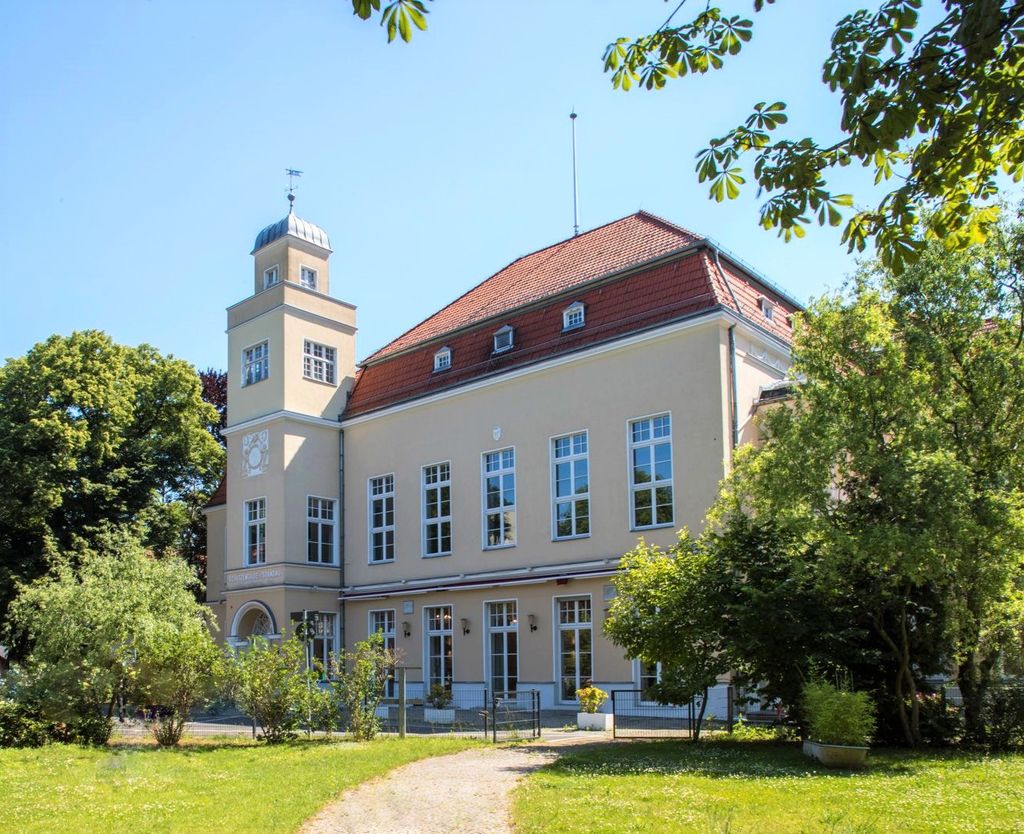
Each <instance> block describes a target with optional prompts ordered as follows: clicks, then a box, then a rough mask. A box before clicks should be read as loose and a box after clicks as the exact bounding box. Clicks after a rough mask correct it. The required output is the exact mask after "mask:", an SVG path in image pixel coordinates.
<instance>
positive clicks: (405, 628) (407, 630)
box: [402, 620, 412, 637]
mask: <svg viewBox="0 0 1024 834" xmlns="http://www.w3.org/2000/svg"><path fill="white" fill-rule="evenodd" d="M402 636H403V637H412V626H410V625H409V621H408V620H402Z"/></svg>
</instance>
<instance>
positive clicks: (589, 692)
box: [576, 685, 608, 713]
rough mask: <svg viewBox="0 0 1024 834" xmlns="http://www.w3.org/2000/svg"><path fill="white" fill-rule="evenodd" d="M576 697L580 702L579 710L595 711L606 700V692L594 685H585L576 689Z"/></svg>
mask: <svg viewBox="0 0 1024 834" xmlns="http://www.w3.org/2000/svg"><path fill="white" fill-rule="evenodd" d="M576 698H577V699H578V700H579V702H580V710H582V711H583V712H588V713H595V712H597V711H598V710H599V709H601V705H602V704H603V703H604V702H605V701H607V700H608V693H607V692H605V691H604V690H603V689H598V688H597V687H596V686H594V685H590V686H585V687H583V688H582V689H577V690H576Z"/></svg>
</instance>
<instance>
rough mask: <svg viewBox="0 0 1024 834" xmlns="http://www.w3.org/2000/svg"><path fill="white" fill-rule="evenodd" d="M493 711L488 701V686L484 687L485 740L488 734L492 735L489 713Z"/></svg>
mask: <svg viewBox="0 0 1024 834" xmlns="http://www.w3.org/2000/svg"><path fill="white" fill-rule="evenodd" d="M490 711H491V705H490V704H488V703H487V687H486V686H485V687H484V741H486V740H487V736H488V735H490V730H489V729H488V726H487V718H488V714H489V713H490Z"/></svg>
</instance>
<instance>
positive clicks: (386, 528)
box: [366, 472, 397, 565]
mask: <svg viewBox="0 0 1024 834" xmlns="http://www.w3.org/2000/svg"><path fill="white" fill-rule="evenodd" d="M388 479H390V486H391V489H390V490H389V489H387V486H388ZM375 481H380V482H382V483H381V488H382V491H381V492H379V493H376V494H375V493H374V482H375ZM388 498H390V499H391V523H390V524H388V523H387V499H388ZM375 501H382V502H384V507H383V508H382V511H381V512H382V516H383V519H384V524H382V525H381V526H379V527H375V526H374V523H373V516H374V507H373V504H374V502H375ZM366 529H367V531H368V535H367V537H366V545H367V551H366V563H367V564H368V565H387V564H390V563H391V562H394V561H395V548H396V541H395V540H396V538H397V534H396V530H395V473H394V472H389V473H387V474H385V475H374V476H373V477H371V478H367V479H366ZM376 533H380V534H381V535H382V536H383V537H384V541H383V552H384V553H385V554H387V551H388V543H387V535H388V533H391V556H390V558H389V557H387V556H386V555H385V558H383V559H374V558H373V556H374V550H375V548H374V542H373V537H374V534H376Z"/></svg>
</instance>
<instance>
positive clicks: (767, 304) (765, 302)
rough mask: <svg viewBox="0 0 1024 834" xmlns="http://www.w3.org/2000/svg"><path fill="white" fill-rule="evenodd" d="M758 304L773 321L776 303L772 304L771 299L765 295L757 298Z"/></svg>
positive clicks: (765, 315) (766, 316) (767, 317)
mask: <svg viewBox="0 0 1024 834" xmlns="http://www.w3.org/2000/svg"><path fill="white" fill-rule="evenodd" d="M757 304H758V306H759V307H760V308H761V312H762V313H763V314H764V317H765V318H766V319H768V321H772V320H774V318H775V305H774V304H772V302H771V300H770V299H768V298H766V297H765V296H763V295H762V296H761V297H760V298H759V299H757Z"/></svg>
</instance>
